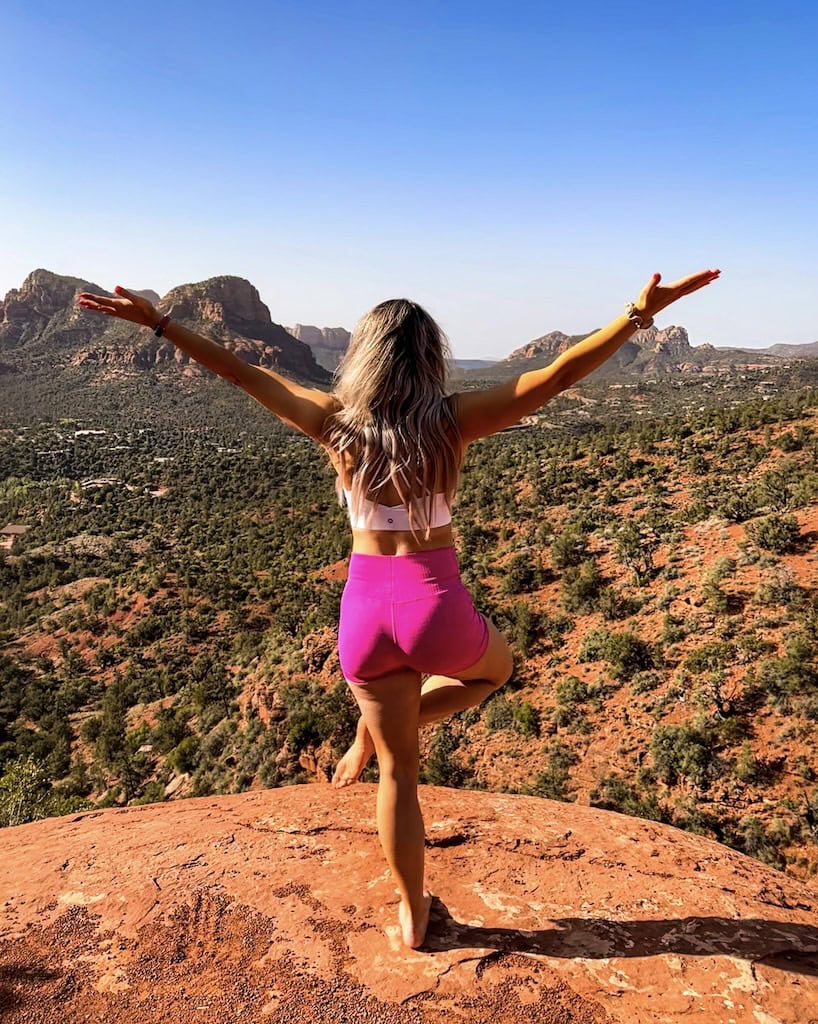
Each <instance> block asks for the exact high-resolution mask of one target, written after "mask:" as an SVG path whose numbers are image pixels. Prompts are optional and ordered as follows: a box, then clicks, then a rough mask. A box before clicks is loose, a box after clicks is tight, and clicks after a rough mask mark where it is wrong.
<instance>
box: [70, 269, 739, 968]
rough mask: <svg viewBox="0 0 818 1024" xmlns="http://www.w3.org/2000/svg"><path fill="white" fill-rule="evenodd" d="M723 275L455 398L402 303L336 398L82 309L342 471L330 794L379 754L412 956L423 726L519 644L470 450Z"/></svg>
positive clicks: (666, 295)
mask: <svg viewBox="0 0 818 1024" xmlns="http://www.w3.org/2000/svg"><path fill="white" fill-rule="evenodd" d="M718 276H719V271H718V270H704V271H700V272H699V273H696V274H692V275H690V276H689V277H685V278H681V279H680V280H678V281H675V282H674V283H673V284H670V285H666V286H660V284H659V281H660V275H659V274H654V275H653V277H652V278H651V280H650V281H649V282H648V284H647V285H646V286H645V287H644V288H643V289H642V292H641V294H640V296H639V299H638V301H637V302H636V303H629V304H628V305H627V306H626V312H625V313H624V314H622V315H620V316H618V317H616V319H614V320H612V321H611V323H609V324H608V325H607V327H603V328H602V329H601V330H599V331H596V332H595V333H594V334H592V335H590V336H589V337H587V338H585V339H584V340H583V341H580V342H579V343H578V344H576V345H574V346H573V347H572V348H570V349H568V350H567V351H565V352H563V353H562V354H561V355H560V356H558V357H557V359H555V360H554V361H553V362H552V363H551V364H550V365H549V366H547V367H545V368H543V369H539V370H529V371H527V372H525V373H522V374H520V375H519V376H517V377H515V378H514V379H512V380H510V381H507V382H506V383H503V384H498V385H497V386H495V387H492V388H487V389H484V390H480V391H466V392H460V393H455V394H451V395H447V394H446V393H445V384H446V370H447V358H448V356H449V354H450V353H449V350H448V343H447V341H446V339H445V336H444V335H443V334H442V332H441V330H440V328H439V327H438V326H437V324H436V323H435V322H434V320H432V318H431V317H430V316H429V315H428V313H426V312H425V311H424V310H423V309H421V307H420V306H418V305H416V304H415V303H413V302H409V301H408V300H406V299H397V300H393V301H389V302H383V303H381V304H380V305H379V306H376V307H375V309H373V310H372V311H371V312H370V313H368V314H367V315H366V316H365V317H364V318H363V319H362V320H361V322H360V323H359V324H358V326H357V327H356V329H355V332H354V334H353V336H352V338H351V340H350V344H349V348H348V350H347V352H346V354H345V356H344V358H343V360H342V362H341V365H340V366H339V369H338V371H337V372H336V381H335V383H336V387H335V389H334V391H333V392H330V393H325V392H323V391H319V390H316V389H310V388H305V387H302V386H301V385H299V384H296V383H294V382H293V381H290V380H287V379H286V378H284V377H282V376H280V375H279V374H277V373H275V372H274V371H272V370H268V369H265V368H263V367H258V366H252V365H250V364H249V363H246V362H244V361H243V360H242V359H240V358H239V357H238V356H236V355H235V354H234V353H232V352H230V351H229V350H227V349H225V348H224V347H222V346H221V345H219V344H218V343H217V342H214V341H212V340H210V339H208V338H204V337H202V336H200V335H197V334H195V333H193V332H192V331H189V330H187V328H185V327H182V326H181V324H178V323H176V322H174V321H172V320H171V319H170V315H169V314H165V315H164V316H162V317H160V315H159V313H158V312H157V311H156V310H155V309H154V307H153V306H152V305H151V303H150V302H148V301H147V300H146V299H144V298H142V297H141V296H138V295H134V294H133V293H131V292H129V291H126V290H125V289H124V288H120V287H119V286H117V288H116V289H115V291H116V294H117V297H116V298H108V297H107V296H102V295H93V294H91V293H88V292H82V293H81V294H80V295H79V296H78V304H79V306H80V307H82V308H84V309H91V310H96V311H97V312H99V313H103V314H106V315H108V316H114V317H119V318H121V319H124V320H130V321H132V322H133V323H137V324H141V325H144V326H146V327H150V328H152V329H154V331H155V333H156V334H157V335H159V336H162V335H164V337H166V338H168V339H169V340H170V341H171V342H173V344H175V345H177V346H178V347H179V348H181V349H183V351H185V352H187V353H188V354H189V355H190V356H191V357H192V358H193V359H195V360H196V361H197V362H200V363H202V364H203V365H204V366H206V367H208V369H210V370H212V371H213V372H214V373H217V374H219V376H221V377H224V378H225V379H227V380H229V381H231V382H232V383H233V384H237V385H238V386H239V387H241V388H243V390H245V391H246V392H247V393H248V394H249V395H251V397H252V398H254V399H255V400H256V401H258V402H259V403H261V404H262V405H264V406H265V407H266V408H267V409H269V410H270V411H271V412H273V413H275V414H276V415H277V416H278V417H279V418H280V419H282V420H284V422H286V423H288V424H290V425H291V426H293V427H296V428H297V429H299V430H301V431H303V432H304V433H305V434H307V435H308V436H309V437H311V438H313V439H314V440H315V441H317V442H318V443H319V444H320V445H321V446H322V447H323V448H324V450H325V451H326V453H327V454H328V456H329V458H330V460H331V461H332V464H333V466H334V467H335V470H336V473H337V479H336V491H337V493H338V495H339V501H340V500H341V494H343V495H344V499H345V500H346V502H347V504H348V506H349V515H350V521H351V525H352V552H351V555H350V561H349V572H348V578H347V583H346V585H345V588H344V591H343V594H342V597H341V616H340V622H339V628H338V652H339V658H340V663H341V669H342V671H343V673H344V676H345V678H346V680H347V682H348V684H349V686H350V687H351V690H352V693H353V695H354V696H355V699H356V701H357V703H358V706H359V708H360V710H361V717H360V720H359V722H358V727H357V735H356V739H355V742H354V743H353V745H352V747H351V748H350V749H349V750H348V751H347V753H346V754H345V755H344V757H343V758H342V760H341V761H340V763H339V765H338V768H337V769H336V772H335V775H334V778H333V783H334V784H335V786H336V787H337V788H341V787H343V786H346V785H350V784H351V783H353V782H355V781H356V780H357V778H358V777H359V775H360V773H361V771H362V770H363V768H364V766H365V765H366V763H367V761H368V760H369V758H370V757H371V755H372V754H373V753H375V754H376V755H377V758H378V767H379V775H380V781H379V784H378V800H377V818H378V834H379V836H380V840H381V844H382V846H383V850H384V853H385V854H386V859H387V861H388V863H389V867H390V869H391V870H392V873H393V876H394V878H395V881H396V882H397V885H398V888H399V891H400V896H401V902H400V907H399V913H398V916H399V920H400V926H401V933H402V937H403V941H404V943H405V944H406V945H407V946H409V947H411V948H417V947H418V946H420V945H422V943H423V940H424V937H425V934H426V929H427V926H428V921H429V908H430V904H431V900H432V896H431V893H430V892H429V891H428V890H427V889H425V888H424V885H423V878H424V826H423V818H422V816H421V811H420V806H419V804H418V794H417V783H418V771H419V745H418V729H419V727H420V726H421V725H425V724H427V723H429V722H435V721H438V720H439V719H442V718H445V717H447V716H448V715H451V714H452V713H453V712H456V711H461V710H463V709H465V708H468V707H472V706H474V705H476V704H479V703H480V702H481V701H483V700H484V699H485V698H486V697H487V696H489V694H491V693H493V692H494V691H495V690H496V689H497V688H498V687H500V686H502V685H503V684H504V683H505V682H506V681H507V680H508V679H509V677H510V675H511V672H512V656H511V651H510V648H509V645H508V643H507V642H506V640H505V639H504V638H503V636H502V635H501V634H500V633H499V632H498V630H497V629H496V627H495V626H494V624H493V623H492V622H491V621H490V620H489V619H488V618H487V617H486V616H485V615H483V614H481V613H480V612H478V611H477V610H476V608H475V607H474V604H473V602H472V599H471V597H470V596H469V594H468V591H467V590H466V589H465V587H464V585H463V583H462V581H461V579H460V573H459V567H458V562H457V557H456V554H455V548H454V540H453V536H452V530H451V511H450V510H451V505H452V502H453V499H454V495H455V491H456V489H457V482H458V478H459V474H460V470H461V467H462V465H463V460H464V456H465V450H466V447H467V446H468V445H469V444H470V443H472V442H473V441H475V440H477V439H478V438H480V437H485V436H486V435H488V434H493V433H495V432H496V431H498V430H501V429H502V428H503V427H507V426H509V425H511V424H512V423H516V422H517V421H518V420H520V419H521V418H522V417H523V416H526V415H528V414H530V413H533V412H535V411H536V410H537V409H539V408H540V406H542V405H543V404H544V403H545V402H547V401H548V399H549V398H551V397H553V396H554V395H556V394H558V393H559V392H560V391H563V390H564V389H565V388H568V387H570V386H571V385H572V384H575V383H576V382H577V381H578V380H579V379H580V378H582V377H585V376H586V375H587V374H589V373H590V372H591V371H592V370H594V369H595V368H596V367H597V366H599V365H600V364H601V363H603V362H604V361H605V360H606V359H607V358H608V357H609V356H611V355H612V354H613V353H614V352H615V351H616V350H617V349H618V348H619V347H620V345H622V344H623V342H625V341H627V340H628V339H629V338H630V337H632V335H633V334H635V333H636V331H637V330H639V329H641V328H645V327H648V326H650V325H651V324H652V323H653V317H654V315H655V314H656V313H658V312H659V311H660V310H661V309H664V308H665V307H666V306H669V305H670V304H671V303H672V302H675V301H676V300H677V299H679V298H681V297H682V296H683V295H689V294H690V293H691V292H694V291H697V290H698V289H699V288H703V287H704V286H705V285H707V284H709V283H710V282H711V281H714V280H715V279H716V278H717V277H718ZM423 675H428V678H426V679H425V681H424V680H423V679H422V676H423Z"/></svg>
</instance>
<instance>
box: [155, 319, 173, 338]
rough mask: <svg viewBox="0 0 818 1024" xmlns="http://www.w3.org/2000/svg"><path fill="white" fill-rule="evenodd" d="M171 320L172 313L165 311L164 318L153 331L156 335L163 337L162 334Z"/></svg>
mask: <svg viewBox="0 0 818 1024" xmlns="http://www.w3.org/2000/svg"><path fill="white" fill-rule="evenodd" d="M169 322H170V313H165V315H164V316H163V317H162V319H161V320H160V321H159V323H158V324H157V325H156V329H155V330H154V332H153V333H154V334H155V335H156V337H157V338H161V337H162V334H163V333H164V330H165V328H166V327H167V326H168V323H169Z"/></svg>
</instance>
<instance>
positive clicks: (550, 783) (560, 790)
mask: <svg viewBox="0 0 818 1024" xmlns="http://www.w3.org/2000/svg"><path fill="white" fill-rule="evenodd" d="M545 755H546V757H547V758H548V763H547V767H546V768H545V770H544V771H541V772H540V773H539V774H538V775H537V777H536V779H535V780H534V784H533V786H532V787H531V790H530V795H531V796H541V797H544V798H545V799H547V800H573V799H574V796H573V795H572V794H571V793H570V792H569V785H568V779H569V769H570V768H571V766H572V765H573V764H575V763H576V761H577V756H576V754H574V752H573V751H572V750H570V749H569V748H568V747H566V746H565V744H563V743H562V742H561V741H560V740H558V739H554V740H552V741H551V743H550V744H549V745H548V746H547V747H546V748H545Z"/></svg>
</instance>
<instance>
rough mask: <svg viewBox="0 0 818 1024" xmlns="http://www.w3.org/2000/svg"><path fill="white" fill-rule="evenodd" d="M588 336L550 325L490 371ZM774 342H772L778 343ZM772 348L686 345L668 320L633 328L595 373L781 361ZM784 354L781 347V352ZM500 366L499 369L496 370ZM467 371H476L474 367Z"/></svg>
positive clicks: (540, 358)
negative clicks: (662, 324)
mask: <svg viewBox="0 0 818 1024" xmlns="http://www.w3.org/2000/svg"><path fill="white" fill-rule="evenodd" d="M586 337H588V335H587V334H575V335H568V334H563V332H562V331H551V332H550V333H548V334H544V335H542V337H540V338H535V339H534V340H533V341H530V342H528V343H527V344H526V345H523V346H521V347H520V348H517V349H515V350H514V351H513V352H512V353H511V354H510V355H508V356H506V358H505V359H503V360H501V361H500V362H499V363H497V364H495V366H494V367H492V370H491V374H490V375H491V376H492V377H495V376H500V375H503V372H504V375H506V376H507V375H508V373H509V372H512V371H513V372H521V371H523V370H526V369H536V368H538V367H541V366H546V365H547V364H548V363H550V362H552V361H553V360H554V359H556V357H557V356H558V355H560V354H561V353H562V352H565V351H566V349H569V348H571V346H572V345H575V344H576V343H577V342H578V341H582V340H583V338H586ZM777 347H779V346H773V348H777ZM793 347H794V348H799V347H800V348H802V349H803V350H804V351H803V353H802V355H803V356H809V355H810V354H811V353H810V351H809V349H810V346H809V345H804V346H793ZM777 355H778V354H777V353H775V352H773V349H772V348H771V349H769V350H762V349H747V350H742V349H739V348H716V347H715V346H714V345H711V344H710V343H708V342H705V343H703V344H701V345H695V346H694V345H691V344H690V338H689V336H688V332H687V330H686V329H685V328H684V327H679V326H677V325H674V324H672V325H671V326H669V327H662V328H659V327H656V325H654V326H653V327H649V328H648V329H647V330H645V331H637V332H636V333H635V334H634V335H632V337H631V338H630V339H629V340H628V341H626V342H625V343H624V344H623V345H621V346H620V347H619V348H618V349H617V350H616V352H614V353H613V355H612V356H610V357H609V358H608V359H607V360H606V361H605V363H604V364H603V365H602V366H600V367H598V368H597V369H596V370H595V371H594V374H595V376H596V377H597V378H598V377H606V376H611V375H616V374H621V373H623V372H624V373H638V374H641V375H644V374H653V375H657V376H659V375H661V376H664V375H668V374H670V375H673V374H679V373H684V374H687V373H701V372H702V371H703V370H704V369H705V368H709V367H713V368H715V367H732V368H736V367H739V366H745V365H747V364H748V363H750V362H752V363H755V364H758V363H761V364H764V363H769V364H774V363H777V362H780V358H777ZM781 355H783V353H782V354H781ZM498 371H499V372H498ZM469 376H475V374H474V373H471V374H469Z"/></svg>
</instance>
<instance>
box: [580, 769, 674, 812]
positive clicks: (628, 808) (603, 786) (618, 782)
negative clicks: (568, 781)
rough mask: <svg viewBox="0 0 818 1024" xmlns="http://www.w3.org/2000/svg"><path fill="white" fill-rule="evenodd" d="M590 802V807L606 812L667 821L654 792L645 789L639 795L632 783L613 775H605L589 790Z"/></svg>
mask: <svg viewBox="0 0 818 1024" xmlns="http://www.w3.org/2000/svg"><path fill="white" fill-rule="evenodd" d="M590 801H591V806H592V807H601V808H602V809H603V810H606V811H618V812H619V813H620V814H630V815H631V816H632V817H635V818H647V819H648V820H649V821H667V820H668V816H667V815H666V814H665V812H664V811H663V810H662V807H661V806H660V804H659V798H658V797H657V795H656V792H655V790H653V789H647V790H646V791H645V792H644V793H640V792H639V790H638V789H637V788H636V787H635V786H634V785H632V783H630V782H627V781H626V780H625V779H622V778H619V776H617V775H613V774H611V775H605V776H603V778H601V779H600V780H599V781H598V782H597V784H596V786H594V788H593V789H592V790H591V796H590Z"/></svg>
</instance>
